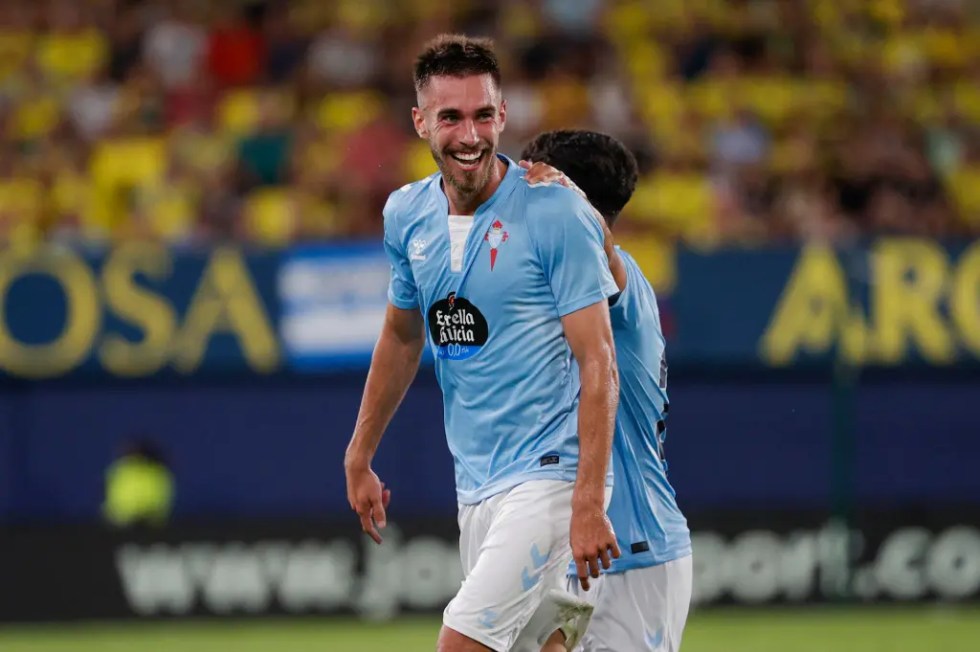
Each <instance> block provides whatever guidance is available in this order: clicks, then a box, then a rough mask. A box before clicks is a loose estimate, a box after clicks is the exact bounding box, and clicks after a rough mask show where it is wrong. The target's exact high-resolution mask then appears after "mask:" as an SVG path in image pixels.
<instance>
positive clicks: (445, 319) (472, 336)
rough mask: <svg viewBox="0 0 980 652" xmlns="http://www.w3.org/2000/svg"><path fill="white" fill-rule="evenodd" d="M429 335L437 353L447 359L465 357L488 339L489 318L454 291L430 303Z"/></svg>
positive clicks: (473, 352)
mask: <svg viewBox="0 0 980 652" xmlns="http://www.w3.org/2000/svg"><path fill="white" fill-rule="evenodd" d="M427 321H428V322H429V336H430V337H431V338H432V343H433V344H434V345H435V346H436V355H437V356H438V357H439V358H443V359H446V360H465V359H466V358H469V357H472V356H474V355H476V354H477V353H478V352H479V351H480V349H481V348H483V345H484V344H486V343H487V336H488V335H489V328H488V326H487V319H486V317H484V316H483V313H481V312H480V310H479V308H477V307H476V306H474V305H473V304H472V303H470V302H469V301H468V300H467V299H464V298H463V297H457V296H456V293H455V292H450V293H449V295H448V296H447V297H446V298H445V299H442V300H440V301H436V302H435V303H433V304H432V305H431V306H430V307H429V311H428V319H427Z"/></svg>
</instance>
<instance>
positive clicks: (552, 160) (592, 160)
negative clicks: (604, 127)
mask: <svg viewBox="0 0 980 652" xmlns="http://www.w3.org/2000/svg"><path fill="white" fill-rule="evenodd" d="M521 158H522V159H525V160H528V161H534V162H537V161H542V162H544V163H547V164H548V165H550V166H552V167H554V168H558V169H559V170H561V171H562V172H564V173H565V174H566V175H568V178H569V179H571V180H572V181H573V182H574V183H575V185H577V186H578V187H579V188H581V189H582V191H583V192H584V193H585V195H586V197H588V198H589V202H591V204H592V205H593V206H595V208H596V210H598V211H599V212H600V213H602V216H603V217H604V218H605V219H606V223H607V224H609V226H612V225H613V223H614V222H615V221H616V218H617V217H619V213H620V211H622V210H623V207H624V206H626V203H627V202H628V201H629V200H630V197H632V196H633V191H634V190H635V189H636V180H637V177H638V176H639V172H638V170H637V165H636V158H635V157H634V156H633V153H632V152H630V150H629V149H628V148H627V147H626V145H624V144H623V143H621V142H620V141H618V140H616V139H615V138H613V137H612V136H609V135H606V134H603V133H599V132H597V131H584V130H573V129H559V130H557V131H546V132H545V133H542V134H538V135H537V136H535V138H534V140H532V141H531V142H530V143H528V144H527V146H526V147H525V148H524V152H523V153H522V154H521Z"/></svg>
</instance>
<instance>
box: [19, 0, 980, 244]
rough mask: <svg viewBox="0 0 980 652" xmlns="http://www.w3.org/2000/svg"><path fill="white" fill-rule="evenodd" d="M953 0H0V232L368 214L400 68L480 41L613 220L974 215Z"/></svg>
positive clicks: (182, 234)
mask: <svg viewBox="0 0 980 652" xmlns="http://www.w3.org/2000/svg"><path fill="white" fill-rule="evenodd" d="M978 14H980V2H975V1H973V0H656V1H655V2H654V1H653V0H619V1H617V0H608V1H602V0H574V1H570V0H454V1H453V2H445V1H443V0H334V1H332V2H327V1H325V0H290V1H277V0H265V1H261V2H260V1H250V0H210V1H208V0H3V1H2V2H0V80H2V81H0V241H2V242H8V243H25V244H26V243H33V242H38V241H41V240H60V241H81V242H101V241H112V240H116V239H122V238H153V239H159V240H162V241H165V242H168V243H172V244H175V245H183V244H191V245H193V244H196V243H201V242H214V241H220V240H223V239H235V240H239V241H247V242H251V243H255V244H256V245H261V246H273V247H274V246H281V245H285V244H288V243H290V242H294V241H296V240H320V239H331V238H346V237H364V236H373V235H376V234H378V233H379V232H380V229H381V207H382V206H383V204H384V201H385V198H386V197H387V195H388V193H389V192H390V191H391V190H392V189H394V188H397V187H398V186H400V185H402V184H403V183H405V182H407V181H409V180H412V179H416V178H419V177H422V176H424V175H426V174H429V173H430V172H432V171H433V170H434V169H435V168H434V164H433V163H432V160H431V157H430V154H429V151H428V146H427V144H426V143H425V142H423V141H420V140H418V139H417V138H416V137H415V134H414V132H413V131H412V129H411V122H410V115H409V110H410V108H411V106H412V105H413V104H414V92H413V88H412V83H411V65H412V61H413V59H414V56H415V54H416V53H417V51H418V50H419V48H420V46H421V45H422V44H423V43H424V42H425V41H426V40H427V39H428V38H430V37H432V36H433V35H435V34H437V33H439V32H442V31H461V32H465V33H467V34H472V35H488V36H492V37H494V38H495V39H496V42H497V47H498V51H499V53H500V56H501V59H502V63H503V65H504V91H505V97H506V98H507V100H508V106H509V115H508V125H507V130H506V132H505V134H504V138H503V141H502V143H501V147H502V151H504V152H505V153H507V154H510V155H512V156H516V155H517V154H518V153H519V152H520V148H521V146H522V144H523V143H524V142H525V141H526V140H527V139H528V138H530V137H531V136H533V135H534V134H535V133H537V132H539V131H541V130H545V129H553V128H558V127H587V128H593V129H599V130H602V131H606V132H609V133H612V134H614V135H616V136H619V137H620V138H622V139H624V140H625V141H626V142H627V143H628V144H629V145H630V147H631V148H632V149H633V150H634V151H635V152H636V154H637V157H638V160H639V162H640V164H641V172H642V174H641V180H640V183H639V186H638V189H637V193H636V196H635V198H634V201H633V203H632V204H631V206H630V207H629V208H628V211H627V212H628V219H625V220H624V227H625V228H627V229H628V230H630V231H633V232H635V233H639V234H648V235H651V237H656V238H658V239H661V240H664V241H670V242H673V241H677V240H683V241H686V242H688V243H691V244H693V245H697V246H711V245H715V244H724V243H743V244H757V243H758V244H762V243H770V242H796V241H800V240H807V241H813V240H825V241H831V242H838V243H839V242H845V241H848V240H850V239H856V238H860V237H863V236H866V235H869V234H879V233H900V234H915V235H927V236H933V237H962V236H970V235H976V234H978V233H980V15H978Z"/></svg>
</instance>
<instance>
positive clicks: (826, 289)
mask: <svg viewBox="0 0 980 652" xmlns="http://www.w3.org/2000/svg"><path fill="white" fill-rule="evenodd" d="M677 265H678V269H677V285H676V287H675V288H674V291H673V294H672V296H671V298H670V301H669V304H670V305H669V314H670V315H671V316H672V318H673V322H674V326H675V331H674V333H673V334H672V336H671V335H668V339H669V343H670V347H669V349H668V351H669V355H670V356H671V359H672V362H673V363H674V364H675V365H676V364H677V363H678V362H681V363H684V362H696V363H710V364H726V363H729V364H732V363H734V364H740V365H759V364H760V363H761V365H762V366H764V367H769V368H773V367H793V366H800V365H808V364H809V365H812V364H821V363H823V364H825V363H828V362H830V361H831V360H833V359H835V357H837V356H840V357H841V358H843V359H844V360H846V361H847V362H849V363H851V364H854V365H860V366H875V367H896V366H903V365H928V366H935V367H944V366H950V365H960V366H974V365H977V364H978V363H980V241H976V242H973V243H970V244H968V245H963V244H961V245H956V246H949V247H944V246H941V245H940V244H938V243H936V242H934V241H931V240H921V239H912V238H884V239H880V240H877V241H875V242H873V243H871V244H870V245H869V246H868V247H861V248H855V249H851V250H842V251H834V250H832V249H829V248H826V247H821V246H809V247H806V248H803V249H801V250H779V251H768V250H767V251H746V250H737V251H734V250H733V251H716V252H712V253H696V252H692V251H685V252H681V253H680V254H679V255H678V260H677Z"/></svg>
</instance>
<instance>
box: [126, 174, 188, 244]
mask: <svg viewBox="0 0 980 652" xmlns="http://www.w3.org/2000/svg"><path fill="white" fill-rule="evenodd" d="M199 204H200V188H199V186H198V184H197V183H196V179H195V178H194V176H193V175H192V174H191V173H190V171H189V170H186V169H184V168H183V167H181V166H180V165H179V164H176V163H174V162H171V164H170V166H169V167H168V169H167V172H166V174H165V175H164V176H163V177H161V178H160V179H158V180H156V181H153V182H150V183H147V184H145V185H142V186H139V187H137V189H136V195H135V209H136V211H137V214H138V215H139V219H140V220H141V221H142V222H143V224H142V225H141V226H142V228H143V231H144V233H145V235H147V236H149V237H151V238H153V239H158V240H162V241H164V242H167V243H171V244H176V243H182V242H186V241H188V240H190V239H191V237H192V236H193V235H194V227H195V222H196V220H197V214H198V208H199Z"/></svg>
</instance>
